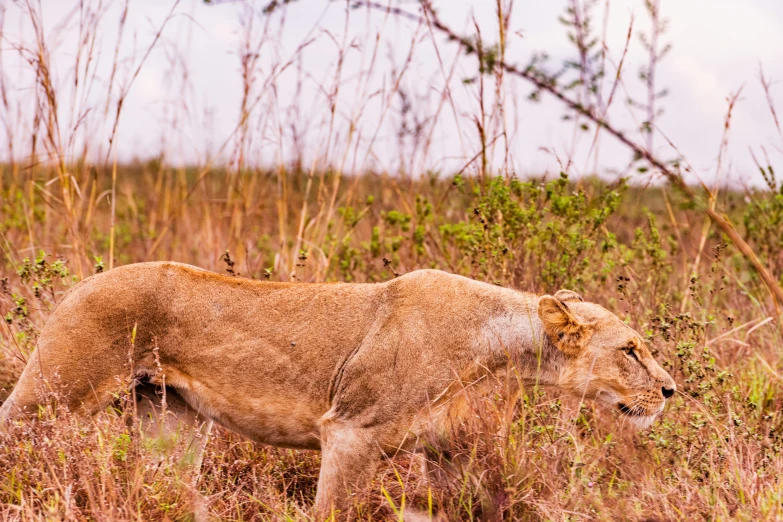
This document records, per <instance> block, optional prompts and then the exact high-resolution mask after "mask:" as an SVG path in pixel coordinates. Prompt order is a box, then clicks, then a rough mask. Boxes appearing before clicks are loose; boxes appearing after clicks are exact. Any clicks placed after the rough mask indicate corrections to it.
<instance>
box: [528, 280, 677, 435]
mask: <svg viewBox="0 0 783 522" xmlns="http://www.w3.org/2000/svg"><path fill="white" fill-rule="evenodd" d="M538 316H539V317H540V318H541V321H542V322H543V325H544V331H545V332H546V334H547V337H548V338H549V340H550V341H551V342H552V344H554V346H555V347H557V349H559V350H560V351H562V352H563V353H564V354H565V355H566V363H565V364H564V366H563V369H562V372H561V376H560V383H559V384H560V386H561V387H562V388H563V389H566V390H569V391H571V392H572V393H574V394H576V395H578V396H580V397H581V396H584V397H586V398H590V399H595V400H596V401H597V402H599V403H600V404H603V405H606V406H609V407H612V408H615V409H616V410H618V411H619V412H620V413H621V414H623V415H625V416H627V417H628V418H629V419H630V420H631V421H632V422H633V423H634V424H635V425H636V426H637V427H639V428H646V427H647V426H649V425H650V424H652V422H653V421H654V420H655V417H656V416H657V415H658V414H660V413H661V412H662V411H663V407H664V405H665V404H666V399H668V398H669V397H671V396H672V395H673V394H674V392H675V390H676V389H677V386H676V384H675V383H674V379H672V377H671V376H670V375H669V374H668V373H667V372H666V371H665V370H664V369H663V368H661V367H660V366H659V365H658V363H657V362H655V359H653V357H652V354H651V353H650V350H649V349H648V347H647V344H646V343H645V341H644V340H643V339H642V337H641V336H640V335H639V334H638V333H637V332H636V331H635V330H633V329H632V328H630V327H629V326H627V325H625V324H624V323H623V322H622V321H620V319H619V318H618V317H617V316H616V315H615V314H613V313H611V312H610V311H608V310H606V309H605V308H603V307H602V306H600V305H597V304H594V303H586V302H584V301H583V300H582V298H581V297H580V296H579V295H578V294H577V293H575V292H572V291H570V290H560V291H559V292H557V293H556V294H555V295H554V296H551V295H544V296H542V297H540V298H539V299H538Z"/></svg>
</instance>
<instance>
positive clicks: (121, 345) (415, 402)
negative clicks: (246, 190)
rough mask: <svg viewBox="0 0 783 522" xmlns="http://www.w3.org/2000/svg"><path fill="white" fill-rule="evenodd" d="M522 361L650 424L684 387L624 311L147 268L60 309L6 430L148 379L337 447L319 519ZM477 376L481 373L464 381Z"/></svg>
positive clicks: (221, 414) (18, 391)
mask: <svg viewBox="0 0 783 522" xmlns="http://www.w3.org/2000/svg"><path fill="white" fill-rule="evenodd" d="M509 365H512V366H513V367H515V368H516V370H517V371H518V372H519V374H520V375H521V378H522V382H524V383H530V384H533V383H538V384H541V385H551V386H555V387H558V388H561V389H564V390H567V391H569V392H572V393H574V394H576V395H578V396H580V397H587V398H591V399H595V400H597V401H598V402H599V403H602V404H605V405H607V406H610V407H612V408H616V409H618V410H619V411H620V412H621V414H624V415H627V416H628V417H629V418H630V419H631V420H632V421H633V422H635V423H636V424H637V425H638V426H640V427H645V426H648V425H649V424H650V423H652V421H653V420H654V418H655V416H656V415H658V414H659V413H660V412H661V411H662V410H663V407H664V404H665V402H666V399H667V398H669V397H671V396H672V394H673V393H674V391H675V383H674V381H673V380H672V378H671V377H670V376H669V374H668V373H666V372H665V371H664V370H663V369H662V368H661V367H660V366H658V364H657V363H656V362H655V360H654V359H653V358H652V356H651V355H650V352H649V351H648V349H647V347H646V346H645V343H644V341H643V340H642V338H641V337H640V336H639V334H638V333H636V332H635V331H634V330H632V329H631V328H629V327H628V326H626V325H625V324H623V323H622V322H621V321H620V319H618V317H617V316H616V315H614V314H613V313H611V312H609V311H607V310H606V309H604V308H602V307H601V306H599V305H596V304H592V303H586V302H583V301H582V298H581V297H579V295H577V294H576V293H574V292H571V291H567V290H561V291H559V292H557V293H556V294H555V295H554V296H551V295H544V296H540V297H539V296H536V295H534V294H529V293H522V292H518V291H515V290H510V289H506V288H501V287H498V286H493V285H490V284H485V283H480V282H478V281H474V280H471V279H468V278H465V277H461V276H456V275H451V274H447V273H444V272H440V271H437V270H420V271H416V272H412V273H409V274H406V275H403V276H401V277H398V278H396V279H394V280H391V281H388V282H386V283H380V284H339V283H338V284H315V283H273V282H261V281H253V280H249V279H240V278H236V277H230V276H225V275H219V274H215V273H212V272H209V271H206V270H202V269H199V268H196V267H192V266H188V265H184V264H180V263H167V262H164V263H139V264H134V265H129V266H124V267H120V268H115V269H113V270H110V271H108V272H106V273H102V274H97V275H94V276H92V277H89V278H87V279H85V280H84V281H83V282H81V283H79V284H78V285H76V286H75V287H74V288H73V289H72V290H71V291H70V292H69V293H68V294H67V295H66V296H65V298H64V299H63V300H62V302H61V303H60V304H59V305H58V306H57V308H56V309H55V310H54V312H53V313H52V315H51V317H50V319H49V320H48V322H47V324H46V326H45V328H44V330H43V332H42V333H41V336H40V339H39V341H38V347H37V349H36V350H35V352H34V353H33V354H32V356H31V358H30V360H29V362H28V364H27V367H26V368H25V370H24V372H23V374H22V376H21V378H20V380H19V383H18V384H17V385H16V388H15V389H14V390H13V392H12V394H11V395H10V397H9V398H8V400H7V401H6V402H5V403H4V404H3V405H2V407H1V408H0V426H2V424H3V423H5V422H7V421H9V420H10V419H14V418H17V417H18V416H20V415H21V414H23V413H24V412H34V411H36V405H38V404H39V403H40V402H41V400H42V397H43V396H44V394H45V393H46V392H48V391H52V390H55V391H57V392H59V394H60V395H61V396H64V397H66V398H67V404H68V406H69V407H70V408H71V409H79V410H81V411H84V412H86V413H93V412H96V411H99V410H101V409H102V408H104V407H105V406H106V405H107V404H108V403H110V402H111V401H112V400H113V398H114V397H116V393H117V392H118V391H121V390H122V389H123V387H127V386H129V385H130V383H131V382H134V380H146V381H149V382H151V383H160V382H162V380H163V377H164V376H165V382H166V384H167V385H169V386H171V387H173V388H174V389H176V390H177V391H178V392H179V393H180V394H181V396H182V397H183V398H184V399H185V401H186V402H187V404H188V405H190V406H191V407H192V408H194V409H195V410H197V411H198V412H199V413H200V414H201V415H203V416H205V417H207V418H209V419H212V420H214V421H215V422H218V423H220V424H221V425H223V426H225V427H226V428H228V429H230V430H233V431H235V432H238V433H241V434H243V435H245V436H247V437H249V438H250V439H252V440H255V441H258V442H263V443H266V444H272V445H275V446H283V447H288V448H303V449H313V450H321V451H322V452H323V458H322V464H321V471H320V477H319V480H318V492H317V495H316V501H315V510H316V515H317V517H324V516H326V515H328V514H329V513H331V512H332V511H333V510H335V509H336V510H340V509H344V508H345V507H346V504H347V502H348V493H349V491H352V490H358V489H361V488H362V487H363V486H365V485H366V484H367V483H368V482H369V481H370V480H371V479H372V476H373V473H374V470H375V469H376V466H377V464H378V462H379V461H380V459H381V458H382V457H383V456H384V455H390V454H394V453H395V452H397V451H399V450H400V449H402V448H411V447H414V446H415V445H416V444H417V442H418V440H419V437H421V436H424V435H426V433H428V432H429V430H433V429H434V430H435V431H436V432H437V430H438V429H439V428H444V426H443V425H444V423H445V422H447V419H448V418H449V417H450V415H451V413H452V411H451V409H450V407H449V397H450V395H452V394H453V393H457V391H458V390H459V389H460V388H459V386H454V383H455V380H457V379H459V378H475V376H477V375H482V374H484V375H485V374H486V372H492V371H495V370H499V369H502V368H504V367H508V366H509ZM465 376H468V377H465Z"/></svg>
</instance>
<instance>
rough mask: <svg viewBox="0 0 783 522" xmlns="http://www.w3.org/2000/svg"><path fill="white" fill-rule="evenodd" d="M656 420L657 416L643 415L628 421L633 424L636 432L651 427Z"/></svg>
mask: <svg viewBox="0 0 783 522" xmlns="http://www.w3.org/2000/svg"><path fill="white" fill-rule="evenodd" d="M656 418H658V416H657V415H644V416H638V417H629V418H628V420H630V421H631V423H633V425H634V427H635V428H636V429H637V430H646V429H647V428H649V427H650V426H652V424H653V422H655V419H656Z"/></svg>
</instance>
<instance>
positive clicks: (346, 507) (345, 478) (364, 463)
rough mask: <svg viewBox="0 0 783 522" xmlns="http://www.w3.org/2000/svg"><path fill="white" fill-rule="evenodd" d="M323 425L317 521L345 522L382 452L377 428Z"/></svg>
mask: <svg viewBox="0 0 783 522" xmlns="http://www.w3.org/2000/svg"><path fill="white" fill-rule="evenodd" d="M325 424H326V425H325V426H322V428H321V433H322V437H323V438H322V441H321V452H322V457H321V472H320V475H319V477H318V492H317V494H316V497H315V516H316V520H319V521H320V520H326V519H327V518H329V517H333V519H340V520H346V519H348V518H349V511H350V509H351V507H352V501H353V499H355V498H357V497H360V496H361V495H362V494H364V493H365V492H366V490H367V487H368V486H369V484H370V482H371V481H372V478H373V476H374V475H375V471H376V470H377V469H378V464H379V463H380V460H381V458H382V452H381V450H380V447H379V446H378V443H377V440H378V433H377V429H366V428H361V427H352V426H350V425H347V424H342V423H340V422H335V421H326V423H325Z"/></svg>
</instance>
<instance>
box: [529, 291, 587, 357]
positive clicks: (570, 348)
mask: <svg viewBox="0 0 783 522" xmlns="http://www.w3.org/2000/svg"><path fill="white" fill-rule="evenodd" d="M560 292H563V290H561V291H560ZM560 292H558V293H560ZM569 293H573V292H570V291H569ZM555 295H557V294H555ZM538 317H540V318H541V322H543V323H544V332H545V333H546V334H547V336H548V337H549V339H550V340H551V341H552V343H553V344H554V345H555V346H556V347H557V348H558V349H559V350H561V351H562V352H563V353H565V354H566V355H570V356H576V355H579V353H580V352H581V351H582V350H583V349H584V347H585V346H587V343H588V341H589V340H590V337H591V336H592V335H593V324H592V323H582V322H580V321H579V319H577V318H576V317H574V315H573V314H572V313H571V311H570V310H569V309H568V305H567V304H566V303H565V302H563V301H562V300H560V299H556V298H555V297H552V296H551V295H544V296H541V297H539V298H538Z"/></svg>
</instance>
